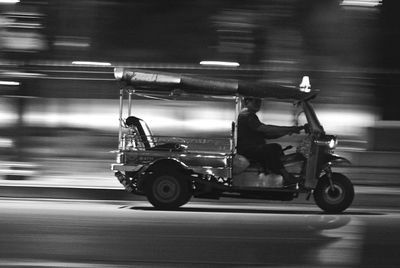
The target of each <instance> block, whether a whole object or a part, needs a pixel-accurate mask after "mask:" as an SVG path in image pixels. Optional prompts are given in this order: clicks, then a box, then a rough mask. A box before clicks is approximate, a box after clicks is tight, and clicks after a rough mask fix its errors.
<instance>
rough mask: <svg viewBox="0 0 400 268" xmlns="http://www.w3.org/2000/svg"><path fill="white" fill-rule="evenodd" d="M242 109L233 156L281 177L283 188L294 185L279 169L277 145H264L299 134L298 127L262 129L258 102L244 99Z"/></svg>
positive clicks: (290, 176) (288, 175)
mask: <svg viewBox="0 0 400 268" xmlns="http://www.w3.org/2000/svg"><path fill="white" fill-rule="evenodd" d="M243 104H244V108H243V110H242V111H241V112H240V114H239V117H238V138H237V152H238V153H239V154H241V155H243V156H245V157H246V158H248V159H250V160H254V161H257V162H258V163H260V164H261V165H262V166H263V168H264V169H265V170H270V171H271V172H273V173H275V174H280V175H282V177H283V186H284V187H289V186H292V185H295V184H296V183H297V182H298V179H297V178H295V177H294V176H292V175H291V174H290V173H289V172H288V171H287V170H286V169H285V167H284V166H283V163H282V161H281V157H282V156H283V151H282V147H281V145H279V144H277V143H267V142H266V139H276V138H280V137H282V136H285V135H291V134H293V133H297V134H298V133H300V130H302V127H296V126H292V127H287V126H275V125H266V124H264V123H262V122H261V121H260V120H259V119H258V116H257V115H256V113H257V112H258V111H259V110H260V108H261V99H260V98H254V97H245V98H244V103H243Z"/></svg>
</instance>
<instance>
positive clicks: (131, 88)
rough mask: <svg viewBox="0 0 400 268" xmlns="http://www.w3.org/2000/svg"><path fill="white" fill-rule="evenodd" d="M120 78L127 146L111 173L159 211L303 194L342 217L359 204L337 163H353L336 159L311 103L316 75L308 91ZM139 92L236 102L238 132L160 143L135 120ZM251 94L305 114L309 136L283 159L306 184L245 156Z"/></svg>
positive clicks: (160, 77) (162, 76)
mask: <svg viewBox="0 0 400 268" xmlns="http://www.w3.org/2000/svg"><path fill="white" fill-rule="evenodd" d="M114 76H115V78H116V80H118V81H119V82H120V85H121V89H120V110H119V145H118V150H117V151H116V153H117V156H116V163H113V164H112V165H111V169H112V170H113V171H114V172H115V176H116V177H117V179H118V180H119V181H120V182H121V184H122V185H123V186H124V187H125V189H126V191H128V192H131V193H133V194H137V195H145V196H146V197H147V199H148V200H149V202H150V203H151V204H152V205H153V206H154V207H156V208H159V209H165V210H171V209H176V208H178V207H180V206H182V205H184V204H186V203H187V202H188V201H189V200H190V199H191V197H197V198H210V199H219V198H221V197H234V198H247V199H264V200H283V201H290V200H293V199H294V198H297V197H299V195H300V194H305V195H306V199H307V200H309V198H310V196H311V195H313V196H314V200H315V203H316V204H317V205H318V206H319V207H320V208H321V209H322V210H323V211H325V212H328V213H339V212H342V211H344V210H345V209H347V208H348V207H349V206H350V205H351V203H352V201H353V198H354V188H353V184H352V183H351V181H350V180H349V179H348V178H347V177H346V176H345V175H343V174H340V173H336V172H333V171H332V167H333V166H335V165H336V164H337V163H340V162H345V163H350V162H349V161H348V160H347V159H345V158H343V157H340V156H338V155H335V154H334V153H333V150H334V148H335V147H336V145H337V138H336V136H333V135H328V134H326V133H325V131H324V128H323V127H322V125H321V124H320V122H319V120H318V118H317V115H316V113H315V111H314V109H313V106H312V104H311V100H312V99H314V98H315V97H316V92H314V91H312V90H311V85H310V84H309V79H308V77H303V80H302V83H301V84H300V86H290V87H289V86H281V85H275V84H270V83H248V82H242V81H238V80H228V79H215V78H209V77H198V76H195V75H181V74H174V73H164V72H154V71H148V70H130V69H125V68H115V69H114ZM136 94H150V95H152V96H175V98H179V96H181V95H187V94H190V95H198V96H204V95H208V96H210V95H212V96H220V97H221V96H230V97H232V99H234V100H235V104H236V105H235V107H236V109H235V113H236V117H235V119H234V120H233V121H232V130H231V134H230V136H229V137H226V138H225V139H221V138H215V139H204V138H188V137H178V136H174V137H159V136H158V137H156V136H154V135H153V134H152V132H151V130H150V128H149V126H148V125H147V123H146V122H145V121H144V120H143V119H141V118H138V117H136V116H134V115H133V114H132V103H133V96H135V95H136ZM245 96H251V97H259V98H275V99H285V100H290V101H292V102H293V104H294V105H295V107H296V108H297V109H298V113H297V114H298V115H300V114H304V117H305V119H306V121H307V122H306V124H305V127H304V129H305V132H306V135H305V137H304V139H303V140H302V141H301V142H300V143H299V145H298V146H297V148H296V151H295V152H293V153H289V154H286V155H284V156H283V159H282V161H283V163H284V165H285V167H286V166H287V167H288V170H290V172H291V173H292V174H293V175H294V176H296V177H297V178H299V182H298V183H297V184H296V185H295V186H293V187H284V186H283V184H282V177H281V176H280V175H276V174H271V173H268V171H266V170H263V169H262V167H261V165H260V164H259V163H254V162H252V161H250V160H249V159H246V158H245V157H243V156H241V155H239V154H237V151H236V139H237V127H236V126H237V122H236V120H237V115H238V113H239V112H240V108H241V107H240V105H241V101H240V100H241V98H242V97H245ZM210 145H211V146H210ZM210 148H212V149H210Z"/></svg>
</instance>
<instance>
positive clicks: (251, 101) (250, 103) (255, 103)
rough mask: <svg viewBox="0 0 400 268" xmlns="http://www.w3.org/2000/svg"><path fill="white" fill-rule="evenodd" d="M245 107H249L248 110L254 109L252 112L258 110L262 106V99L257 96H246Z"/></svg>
mask: <svg viewBox="0 0 400 268" xmlns="http://www.w3.org/2000/svg"><path fill="white" fill-rule="evenodd" d="M243 101H244V107H245V108H247V110H249V111H252V112H255V113H256V112H258V111H259V110H260V108H261V103H262V101H261V99H260V98H256V97H245V98H244V100H243Z"/></svg>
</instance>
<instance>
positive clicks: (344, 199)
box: [314, 173, 354, 213]
mask: <svg viewBox="0 0 400 268" xmlns="http://www.w3.org/2000/svg"><path fill="white" fill-rule="evenodd" d="M331 179H332V186H333V188H332V187H331V184H330V181H329V178H328V176H327V175H324V176H322V177H321V178H320V179H319V181H318V183H317V187H316V188H315V190H314V200H315V203H316V204H317V205H318V207H320V208H321V209H322V210H324V211H325V212H328V213H340V212H342V211H344V210H345V209H347V208H348V207H349V206H350V205H351V203H352V202H353V199H354V187H353V184H352V183H351V181H350V180H349V178H347V177H346V176H344V175H343V174H340V173H332V177H331Z"/></svg>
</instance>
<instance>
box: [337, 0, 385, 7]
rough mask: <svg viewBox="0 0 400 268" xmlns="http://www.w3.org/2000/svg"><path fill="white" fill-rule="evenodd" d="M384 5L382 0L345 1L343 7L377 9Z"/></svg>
mask: <svg viewBox="0 0 400 268" xmlns="http://www.w3.org/2000/svg"><path fill="white" fill-rule="evenodd" d="M382 4H383V1H382V0H358V1H353V0H343V1H342V3H341V4H340V5H342V6H357V7H377V6H381V5H382Z"/></svg>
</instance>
